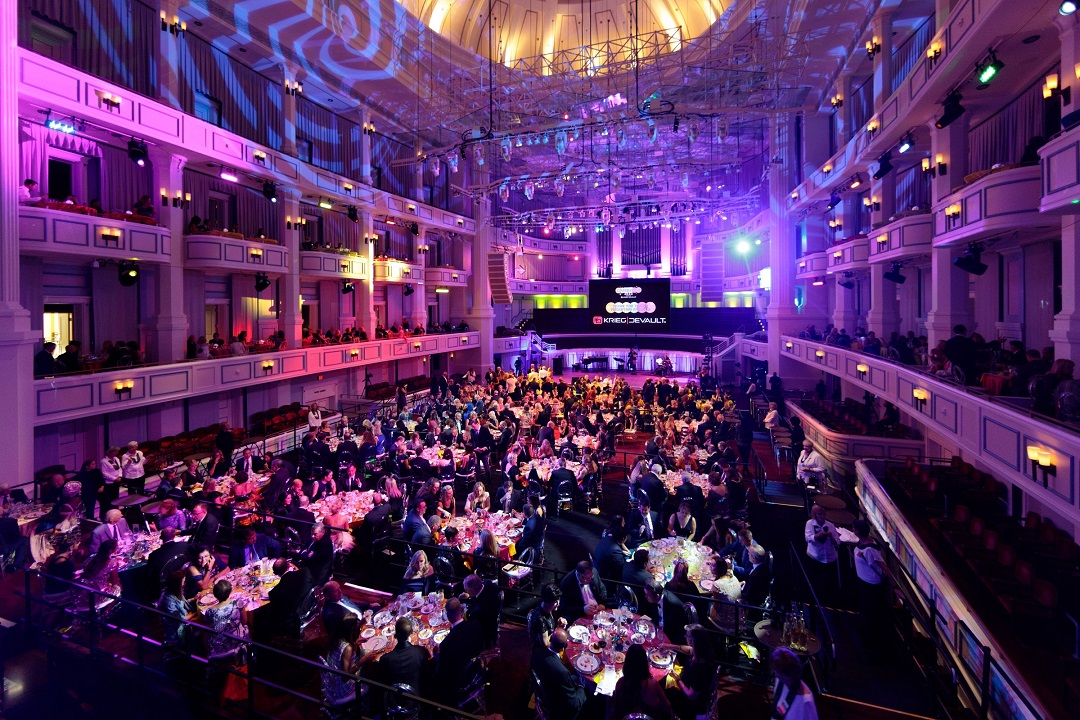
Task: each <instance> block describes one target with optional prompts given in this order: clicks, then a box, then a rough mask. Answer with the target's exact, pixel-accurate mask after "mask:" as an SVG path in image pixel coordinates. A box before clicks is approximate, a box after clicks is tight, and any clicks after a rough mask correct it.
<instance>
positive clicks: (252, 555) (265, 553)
mask: <svg viewBox="0 0 1080 720" xmlns="http://www.w3.org/2000/svg"><path fill="white" fill-rule="evenodd" d="M280 554H281V546H280V545H279V544H278V542H277V541H276V540H274V539H273V538H270V537H267V536H266V535H263V534H262V533H258V532H255V530H254V528H247V529H246V530H244V531H243V532H242V533H241V534H240V542H234V543H233V545H232V547H231V548H229V567H231V568H238V567H244V566H245V565H251V564H252V563H256V562H259V561H260V560H266V559H267V558H276V557H277V556H278V555H280Z"/></svg>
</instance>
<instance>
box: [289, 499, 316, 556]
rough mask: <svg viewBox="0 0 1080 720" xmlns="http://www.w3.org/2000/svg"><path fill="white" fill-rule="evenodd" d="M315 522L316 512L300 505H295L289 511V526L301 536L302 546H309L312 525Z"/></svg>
mask: <svg viewBox="0 0 1080 720" xmlns="http://www.w3.org/2000/svg"><path fill="white" fill-rule="evenodd" d="M314 524H315V513H313V512H311V511H310V510H308V509H307V508H302V507H300V506H299V505H293V506H292V510H290V511H289V527H291V528H292V529H293V530H295V531H296V534H297V535H299V536H300V547H307V545H308V543H310V542H311V526H312V525H314Z"/></svg>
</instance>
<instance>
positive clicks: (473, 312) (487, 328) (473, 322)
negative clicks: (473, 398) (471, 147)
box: [466, 169, 495, 373]
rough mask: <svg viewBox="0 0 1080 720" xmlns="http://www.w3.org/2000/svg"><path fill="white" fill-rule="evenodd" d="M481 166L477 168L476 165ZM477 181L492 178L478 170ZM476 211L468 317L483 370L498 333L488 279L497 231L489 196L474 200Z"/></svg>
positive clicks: (476, 360)
mask: <svg viewBox="0 0 1080 720" xmlns="http://www.w3.org/2000/svg"><path fill="white" fill-rule="evenodd" d="M476 170H478V169H476ZM475 176H476V178H477V182H478V183H479V184H486V183H487V182H489V179H488V173H487V172H486V171H485V172H480V171H477V172H476V175H475ZM473 207H474V208H475V212H474V213H473V215H474V219H475V220H476V236H475V237H474V238H473V245H472V274H471V280H470V286H471V288H472V307H470V308H469V312H468V314H467V315H466V318H467V320H468V323H469V328H470V329H472V330H475V331H477V332H479V333H480V348H479V350H478V352H477V353H476V354H473V353H470V356H471V357H473V358H474V362H473V367H474V368H475V369H476V371H477V373H484V372H487V370H488V369H489V368H490V367H491V363H492V357H493V356H494V349H493V346H494V343H493V339H494V336H495V310H494V309H493V308H492V307H491V284H490V282H489V281H488V252H489V251H490V248H491V240H492V237H493V236H494V234H495V228H494V227H492V226H491V223H490V221H489V220H488V217H489V214H490V213H491V204H490V201H489V200H487V199H484V200H478V201H474V203H473Z"/></svg>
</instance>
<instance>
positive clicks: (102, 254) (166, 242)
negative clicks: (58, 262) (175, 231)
mask: <svg viewBox="0 0 1080 720" xmlns="http://www.w3.org/2000/svg"><path fill="white" fill-rule="evenodd" d="M72 207H74V206H72ZM19 249H20V250H21V251H22V252H24V253H27V254H29V255H67V256H71V257H82V258H93V259H98V258H106V259H110V260H139V261H142V262H169V260H170V259H171V257H172V235H171V233H170V232H169V231H168V230H166V229H165V228H163V227H159V226H158V225H154V224H146V223H141V222H137V221H133V220H127V219H113V218H108V217H97V216H93V215H83V214H81V213H78V212H69V211H67V210H50V209H48V208H44V207H33V206H29V205H23V206H21V207H20V208H19Z"/></svg>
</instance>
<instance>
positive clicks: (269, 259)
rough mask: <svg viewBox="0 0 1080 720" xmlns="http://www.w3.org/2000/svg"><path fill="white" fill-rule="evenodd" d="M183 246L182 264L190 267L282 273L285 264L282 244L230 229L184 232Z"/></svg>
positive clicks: (287, 262) (285, 257)
mask: <svg viewBox="0 0 1080 720" xmlns="http://www.w3.org/2000/svg"><path fill="white" fill-rule="evenodd" d="M184 247H185V253H184V264H185V265H186V266H187V267H191V268H202V269H206V270H225V271H241V272H259V271H262V272H266V273H284V272H287V271H288V268H289V251H288V250H287V249H286V248H284V247H282V246H281V245H278V244H276V243H273V242H267V241H265V240H261V239H248V238H244V237H241V236H238V235H236V234H233V233H220V234H215V235H185V236H184Z"/></svg>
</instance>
